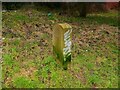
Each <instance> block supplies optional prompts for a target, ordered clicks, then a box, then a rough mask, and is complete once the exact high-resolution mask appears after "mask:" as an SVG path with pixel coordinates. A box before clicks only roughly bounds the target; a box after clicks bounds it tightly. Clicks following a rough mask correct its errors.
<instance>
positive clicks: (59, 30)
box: [53, 23, 72, 69]
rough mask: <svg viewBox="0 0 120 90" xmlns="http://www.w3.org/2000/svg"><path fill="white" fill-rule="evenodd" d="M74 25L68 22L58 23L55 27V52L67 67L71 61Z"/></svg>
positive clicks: (65, 67)
mask: <svg viewBox="0 0 120 90" xmlns="http://www.w3.org/2000/svg"><path fill="white" fill-rule="evenodd" d="M71 45H72V27H71V26H70V25H69V24H67V23H61V24H56V25H54V27H53V52H54V53H55V54H56V56H57V58H58V60H60V62H62V64H63V67H64V69H67V64H68V62H70V61H71Z"/></svg>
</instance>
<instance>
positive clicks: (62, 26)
mask: <svg viewBox="0 0 120 90" xmlns="http://www.w3.org/2000/svg"><path fill="white" fill-rule="evenodd" d="M55 26H60V27H61V28H62V29H67V28H72V27H71V26H70V25H69V24H68V23H59V24H56V25H55Z"/></svg>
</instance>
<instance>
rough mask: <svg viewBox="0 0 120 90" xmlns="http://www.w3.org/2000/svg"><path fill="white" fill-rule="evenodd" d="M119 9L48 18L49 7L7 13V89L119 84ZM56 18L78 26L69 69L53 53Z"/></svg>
mask: <svg viewBox="0 0 120 90" xmlns="http://www.w3.org/2000/svg"><path fill="white" fill-rule="evenodd" d="M115 13H116V12H115ZM115 13H114V12H107V13H100V14H97V15H96V14H90V15H89V16H88V17H87V18H86V19H84V18H73V17H66V16H65V17H63V16H59V15H57V14H55V13H52V16H51V17H49V16H48V15H47V14H48V13H47V12H43V11H40V10H39V11H36V10H34V9H30V10H27V11H26V10H24V9H23V10H17V11H7V12H4V13H3V30H2V32H3V38H4V39H3V54H2V57H3V63H2V76H3V88H46V87H49V88H51V87H53V88H86V87H87V88H97V87H99V88H100V87H104V88H116V87H118V52H119V51H118V28H117V19H116V17H117V14H115ZM108 16H109V17H108ZM54 22H55V23H57V22H67V23H69V24H70V25H71V26H72V28H73V35H72V44H73V46H72V61H71V64H69V65H68V70H63V68H62V67H61V65H60V64H58V63H57V61H56V60H55V58H54V56H53V49H52V47H53V46H52V29H51V28H52V26H53V25H54V24H53V23H54Z"/></svg>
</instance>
